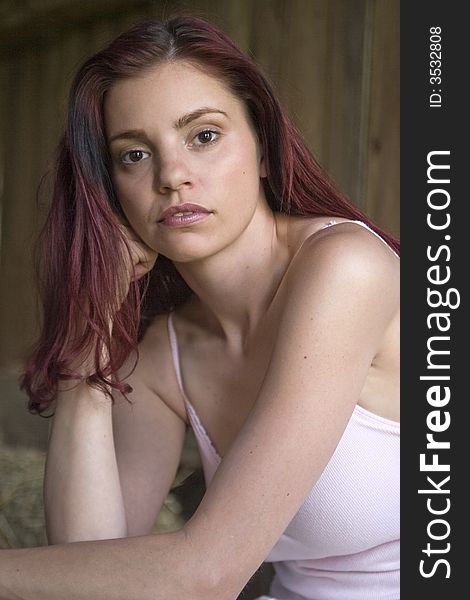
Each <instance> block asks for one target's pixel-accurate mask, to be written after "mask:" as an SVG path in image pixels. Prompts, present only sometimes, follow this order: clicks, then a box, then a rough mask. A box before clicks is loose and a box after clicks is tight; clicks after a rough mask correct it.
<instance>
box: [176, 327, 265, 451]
mask: <svg viewBox="0 0 470 600" xmlns="http://www.w3.org/2000/svg"><path fill="white" fill-rule="evenodd" d="M272 343H273V341H272V335H265V336H263V337H262V338H261V339H259V340H257V341H255V342H254V343H253V345H252V347H251V348H250V351H249V352H248V353H247V354H245V355H243V356H241V355H240V356H236V357H235V356H233V355H229V354H228V353H227V352H226V351H224V349H223V347H222V345H221V344H220V343H217V342H208V341H205V342H201V341H199V342H196V343H184V344H182V345H181V346H180V368H181V378H182V383H183V389H184V392H185V394H186V397H187V399H188V400H189V402H190V403H191V405H192V407H193V408H194V410H195V412H196V414H197V416H198V418H199V420H200V422H201V424H202V425H203V427H204V429H205V430H206V433H207V434H208V436H209V438H210V439H211V441H212V443H213V445H214V446H215V449H216V450H217V452H218V454H219V456H224V455H225V454H226V453H227V451H228V449H229V448H230V446H231V444H232V442H233V441H234V439H235V438H236V436H237V434H238V433H239V431H240V429H241V428H242V426H243V424H244V422H245V420H246V418H247V417H248V414H249V412H250V410H251V408H252V407H253V405H254V403H255V401H256V398H257V396H258V394H259V390H260V388H261V385H262V383H263V379H264V377H265V375H266V372H267V369H268V364H269V359H270V356H271V352H272Z"/></svg>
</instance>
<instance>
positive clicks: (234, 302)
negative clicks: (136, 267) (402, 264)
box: [175, 207, 289, 352]
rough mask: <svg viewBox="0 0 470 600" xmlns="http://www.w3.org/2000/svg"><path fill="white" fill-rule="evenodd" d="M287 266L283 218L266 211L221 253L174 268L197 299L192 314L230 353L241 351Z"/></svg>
mask: <svg viewBox="0 0 470 600" xmlns="http://www.w3.org/2000/svg"><path fill="white" fill-rule="evenodd" d="M288 264H289V248H288V244H287V218H286V215H281V214H280V213H275V214H273V213H272V211H271V210H270V209H269V208H268V207H266V209H263V208H260V209H259V210H257V211H256V212H255V214H254V216H253V219H252V221H251V222H250V224H249V225H248V227H247V228H246V229H245V230H244V231H243V233H242V234H241V235H240V236H239V237H238V238H237V239H236V240H235V241H234V242H233V243H232V244H230V245H229V246H227V247H226V248H224V249H223V250H222V251H220V252H218V253H217V254H215V255H213V256H210V257H208V258H205V259H204V260H200V261H197V262H189V263H175V266H176V268H177V269H178V271H179V272H180V274H181V276H182V277H183V279H184V280H185V281H186V282H187V283H188V285H189V286H190V287H191V289H192V290H193V291H194V292H195V294H196V296H197V297H198V299H199V303H200V310H198V312H202V318H203V319H204V321H205V322H206V324H207V326H208V327H209V328H210V329H211V330H213V332H214V334H215V335H220V336H221V337H223V338H225V340H226V342H227V346H228V347H229V348H231V349H232V350H233V351H234V352H243V349H244V347H245V346H246V343H247V341H248V340H249V339H250V337H251V334H252V333H253V332H254V330H255V328H256V326H257V324H258V323H259V322H260V320H261V319H262V317H263V315H265V314H266V312H267V310H268V308H269V306H270V305H271V303H272V300H273V298H274V296H275V294H276V291H277V289H278V287H279V284H280V282H281V279H282V277H283V275H284V273H285V271H286V269H287V266H288ZM199 303H198V304H199Z"/></svg>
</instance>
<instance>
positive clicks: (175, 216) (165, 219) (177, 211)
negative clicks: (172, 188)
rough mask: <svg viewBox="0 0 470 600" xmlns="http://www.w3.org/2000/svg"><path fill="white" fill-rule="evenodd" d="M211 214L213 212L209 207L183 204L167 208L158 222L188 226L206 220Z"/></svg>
mask: <svg viewBox="0 0 470 600" xmlns="http://www.w3.org/2000/svg"><path fill="white" fill-rule="evenodd" d="M210 215H211V213H210V212H209V211H208V210H207V209H205V208H204V207H203V206H199V205H198V204H182V205H180V206H172V207H170V208H168V209H167V210H165V211H164V212H163V214H162V218H161V219H160V220H159V221H158V222H159V224H160V225H164V226H165V227H187V226H188V225H192V224H193V223H199V222H200V221H204V220H205V219H207V217H209V216H210Z"/></svg>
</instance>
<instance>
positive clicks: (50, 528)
mask: <svg viewBox="0 0 470 600" xmlns="http://www.w3.org/2000/svg"><path fill="white" fill-rule="evenodd" d="M44 506H45V515H46V531H47V538H48V541H49V543H50V544H59V543H65V542H74V541H82V540H92V539H110V538H117V537H125V536H126V535H127V522H126V514H125V510H124V501H123V496H122V492H121V485H120V481H119V473H118V467H117V462H116V453H115V451H114V440H113V430H112V418H111V401H110V400H109V399H107V398H105V396H104V394H102V393H101V392H99V391H97V390H94V389H92V388H90V387H89V386H88V385H87V384H86V383H84V382H83V383H80V384H79V385H77V387H75V388H74V389H72V390H70V391H68V392H61V393H60V394H59V395H58V398H57V404H56V410H55V416H54V420H53V423H52V431H51V435H50V439H49V447H48V452H47V460H46V471H45V479H44Z"/></svg>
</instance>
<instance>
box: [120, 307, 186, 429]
mask: <svg viewBox="0 0 470 600" xmlns="http://www.w3.org/2000/svg"><path fill="white" fill-rule="evenodd" d="M138 350H139V353H138V357H137V362H136V356H135V354H132V355H131V356H129V358H128V359H127V361H126V363H125V364H124V365H123V367H122V369H121V374H123V375H126V376H127V377H126V381H127V382H129V384H130V385H131V386H132V387H133V388H134V389H136V388H138V387H141V386H144V387H145V388H146V389H147V390H149V391H150V392H153V393H154V394H155V395H157V396H158V397H159V398H160V399H161V400H162V401H163V402H164V403H165V404H166V405H167V406H168V407H169V408H170V409H171V410H172V411H173V412H174V413H176V414H177V415H178V416H179V417H180V418H181V419H182V420H183V421H185V422H186V421H187V415H186V410H185V407H184V402H183V399H182V397H181V394H180V391H179V388H178V382H177V379H176V374H175V369H174V365H173V360H172V356H171V349H170V341H169V334H168V315H166V314H164V315H157V316H156V317H155V318H154V320H153V321H152V323H151V324H150V325H149V326H148V328H147V330H146V331H145V334H144V336H143V338H142V340H141V341H140V343H139V346H138ZM134 365H135V367H134ZM131 371H132V372H131Z"/></svg>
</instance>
